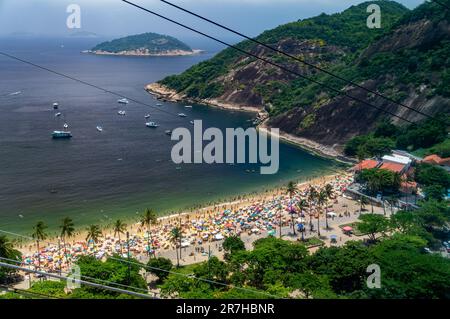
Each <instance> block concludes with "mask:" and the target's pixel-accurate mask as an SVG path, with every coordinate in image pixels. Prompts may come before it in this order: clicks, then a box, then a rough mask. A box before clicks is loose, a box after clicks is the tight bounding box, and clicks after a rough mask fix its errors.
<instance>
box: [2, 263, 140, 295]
mask: <svg viewBox="0 0 450 319" xmlns="http://www.w3.org/2000/svg"><path fill="white" fill-rule="evenodd" d="M0 260H5V261H10V262H14V263H16V264H19V265H22V264H23V262H21V261H19V260H14V259H10V258H4V257H0ZM61 274H64V275H71V274H70V273H68V272H64V271H62V272H61ZM80 277H82V278H85V279H88V280H95V281H100V282H103V283H106V284H110V285H116V286H118V287H123V288H128V289H135V290H140V291H143V292H146V293H148V290H146V289H142V288H138V287H133V286H129V285H123V284H120V283H116V282H112V281H108V280H104V279H98V278H94V277H89V276H85V275H81V274H80Z"/></svg>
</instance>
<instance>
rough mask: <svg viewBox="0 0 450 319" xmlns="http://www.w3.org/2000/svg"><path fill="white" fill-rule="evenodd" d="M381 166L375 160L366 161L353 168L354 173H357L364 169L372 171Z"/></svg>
mask: <svg viewBox="0 0 450 319" xmlns="http://www.w3.org/2000/svg"><path fill="white" fill-rule="evenodd" d="M379 165H380V162H379V161H377V160H373V159H366V160H363V161H362V162H360V163H358V164H356V165H355V166H354V167H353V171H355V172H359V171H362V170H363V169H371V168H376V167H378V166H379Z"/></svg>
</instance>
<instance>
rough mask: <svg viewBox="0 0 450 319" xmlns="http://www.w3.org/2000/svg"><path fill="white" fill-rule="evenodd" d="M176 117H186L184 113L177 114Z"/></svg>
mask: <svg viewBox="0 0 450 319" xmlns="http://www.w3.org/2000/svg"><path fill="white" fill-rule="evenodd" d="M178 116H179V117H186V116H187V115H186V114H184V113H178Z"/></svg>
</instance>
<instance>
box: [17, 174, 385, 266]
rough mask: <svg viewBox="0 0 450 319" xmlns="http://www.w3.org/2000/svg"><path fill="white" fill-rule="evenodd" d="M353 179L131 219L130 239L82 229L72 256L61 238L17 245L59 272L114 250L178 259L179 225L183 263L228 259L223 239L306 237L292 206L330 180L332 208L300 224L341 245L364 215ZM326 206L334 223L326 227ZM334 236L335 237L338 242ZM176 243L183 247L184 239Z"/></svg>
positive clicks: (311, 234)
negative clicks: (146, 223)
mask: <svg viewBox="0 0 450 319" xmlns="http://www.w3.org/2000/svg"><path fill="white" fill-rule="evenodd" d="M351 182H352V177H351V175H350V174H347V173H344V172H342V173H338V174H335V175H329V176H323V177H320V178H316V179H314V180H310V181H307V182H302V183H299V184H297V185H296V192H295V195H294V196H293V197H290V196H289V195H288V194H286V189H283V188H277V189H273V190H271V191H267V192H264V193H260V194H256V195H254V196H248V197H245V198H242V199H241V200H237V201H232V202H226V203H222V204H218V205H214V206H210V207H204V208H199V209H198V210H196V211H195V212H184V213H181V214H177V215H172V216H165V217H161V218H159V219H158V222H157V224H156V225H154V226H153V227H151V228H150V232H147V229H146V227H142V226H141V225H140V224H139V223H138V222H135V223H130V224H129V225H128V227H127V231H128V232H129V234H130V237H129V241H127V240H126V236H125V234H121V235H120V236H115V234H114V231H113V229H111V228H104V229H102V237H101V238H100V239H99V242H98V243H97V244H94V243H93V242H87V241H86V231H85V230H78V231H77V233H76V235H75V236H74V237H71V238H70V239H67V240H66V250H67V255H66V253H65V252H64V249H63V247H64V244H63V242H62V241H61V240H58V238H49V239H47V240H45V242H41V244H40V253H39V254H38V253H37V247H36V244H35V243H32V242H28V243H26V244H21V245H19V246H18V247H17V248H18V249H19V250H20V251H21V252H22V253H23V265H24V266H26V267H31V268H37V267H38V264H39V263H38V261H37V260H38V256H40V259H41V267H42V269H43V270H45V271H47V272H58V271H59V269H60V267H61V269H62V271H63V272H64V271H67V270H68V269H69V266H70V264H71V263H72V262H73V261H74V260H76V259H77V258H78V257H79V256H82V255H93V256H95V257H96V258H98V259H104V258H107V257H108V256H111V255H113V254H119V255H123V257H126V252H127V250H128V248H129V251H130V254H131V256H132V257H133V258H136V259H137V260H139V261H141V262H144V263H146V262H147V261H148V259H149V258H151V256H152V255H153V256H156V257H166V258H169V259H171V260H172V262H173V263H174V264H175V263H176V261H177V258H176V256H177V252H176V249H178V251H179V250H180V249H179V248H176V245H175V242H174V241H173V240H171V236H170V233H171V230H172V229H173V228H174V227H181V229H182V234H183V235H182V242H181V243H182V244H181V247H182V248H181V251H182V254H181V259H180V264H181V265H188V264H193V263H198V262H201V261H205V260H207V258H208V256H209V253H211V255H214V256H217V257H219V258H222V257H223V252H222V245H221V243H222V242H223V240H224V239H225V238H226V237H228V236H232V235H238V236H240V237H241V239H242V240H243V241H244V243H245V245H246V247H247V248H248V249H251V248H252V244H253V242H254V241H255V240H257V239H260V238H264V237H267V236H276V237H279V235H280V229H281V234H282V238H283V239H285V240H290V241H300V240H301V235H300V232H299V231H296V234H295V235H294V234H293V232H292V226H293V225H292V216H291V215H290V212H291V211H292V210H291V207H293V208H296V207H297V206H296V205H297V203H298V202H299V201H300V200H301V199H306V198H307V194H308V190H309V188H310V186H313V187H315V188H316V189H320V188H322V187H324V186H325V185H326V184H330V185H332V186H333V189H334V194H335V195H333V198H332V199H331V200H330V201H329V203H328V204H327V205H326V209H325V207H318V206H317V205H313V206H311V208H305V210H303V211H299V212H296V215H297V217H295V224H296V225H298V224H304V225H305V226H304V227H305V231H304V233H303V236H304V238H306V239H309V238H317V239H318V238H320V239H321V240H322V245H328V246H329V245H341V244H344V243H345V242H346V241H347V240H351V239H353V237H354V236H351V235H348V234H343V232H342V230H341V228H340V227H341V226H342V225H344V224H345V225H348V224H352V223H354V222H355V221H357V219H358V216H359V203H358V202H357V201H355V200H352V199H350V198H348V197H347V196H345V195H344V194H343V192H344V191H345V189H346V187H347V186H348V185H349V184H350V183H351ZM325 211H326V212H327V216H328V224H329V228H326V227H325V216H324V215H325ZM375 213H380V214H382V213H383V209H382V208H379V207H376V208H375ZM329 214H331V215H329ZM318 218H319V219H318ZM280 222H281V224H280ZM311 225H312V226H311ZM319 225H320V226H319ZM318 227H319V228H320V236H319V234H318V232H317V229H318ZM331 237H334V238H335V241H334V242H333V241H331ZM317 239H316V240H317ZM149 243H150V246H148V245H149ZM176 244H177V246H178V247H179V245H178V244H179V241H177V242H176ZM319 246H320V245H319ZM319 246H317V245H313V246H311V247H310V248H309V249H310V250H311V251H314V250H316V249H317V248H318V247H319ZM127 247H128V248H127Z"/></svg>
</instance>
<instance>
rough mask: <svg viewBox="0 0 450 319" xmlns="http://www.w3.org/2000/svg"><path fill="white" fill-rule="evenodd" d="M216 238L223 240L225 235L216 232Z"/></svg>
mask: <svg viewBox="0 0 450 319" xmlns="http://www.w3.org/2000/svg"><path fill="white" fill-rule="evenodd" d="M214 238H215V239H216V240H222V239H224V238H225V237H223V235H222V234H220V233H219V234H216V235H215V236H214Z"/></svg>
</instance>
